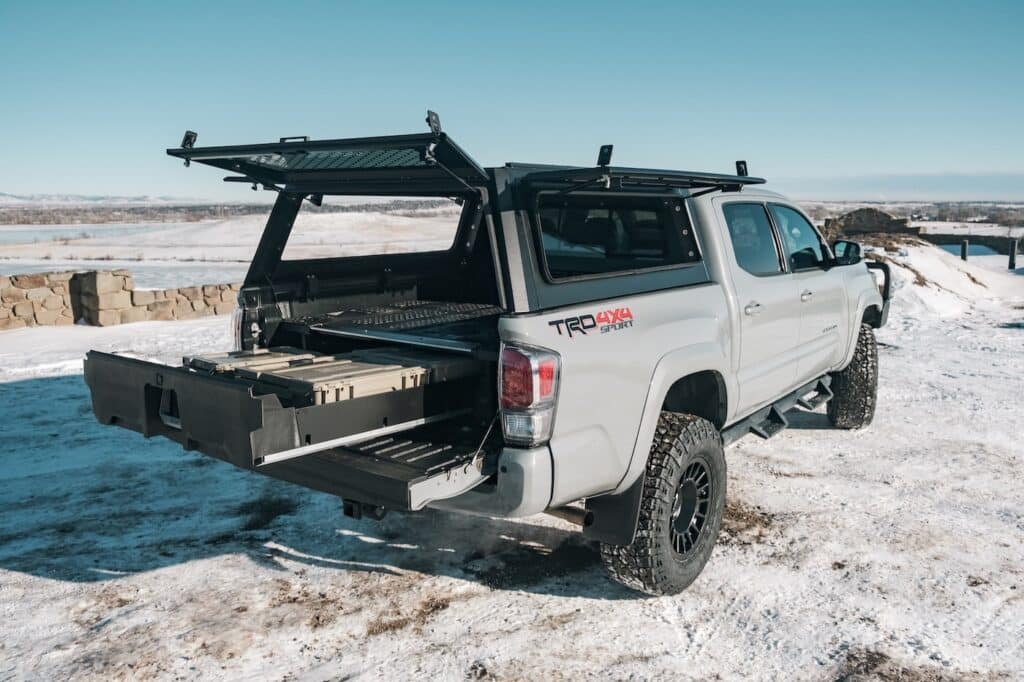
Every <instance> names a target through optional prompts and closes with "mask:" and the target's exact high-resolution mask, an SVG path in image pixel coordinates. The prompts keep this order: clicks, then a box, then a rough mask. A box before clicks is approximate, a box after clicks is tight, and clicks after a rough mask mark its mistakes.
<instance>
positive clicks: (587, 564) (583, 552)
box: [466, 539, 601, 590]
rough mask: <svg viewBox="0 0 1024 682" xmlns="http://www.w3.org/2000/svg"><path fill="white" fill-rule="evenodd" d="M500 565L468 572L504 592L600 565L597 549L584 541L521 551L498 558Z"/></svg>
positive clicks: (521, 548)
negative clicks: (551, 547) (552, 547)
mask: <svg viewBox="0 0 1024 682" xmlns="http://www.w3.org/2000/svg"><path fill="white" fill-rule="evenodd" d="M498 558H499V559H500V561H501V564H500V565H498V566H490V567H488V568H485V569H481V570H473V569H471V568H467V569H466V571H467V572H468V573H471V574H473V575H474V576H476V578H477V579H478V580H480V582H482V583H483V584H484V585H486V586H488V587H490V588H492V589H496V590H504V589H509V588H523V587H529V586H531V585H536V584H537V583H539V582H542V581H544V580H548V579H549V578H559V577H563V576H567V575H571V574H573V573H577V572H579V571H585V570H587V569H590V568H594V567H596V566H597V565H598V564H599V563H600V562H601V555H600V554H598V552H597V549H596V548H594V547H592V546H590V545H588V544H583V542H582V541H581V540H576V539H572V540H568V541H566V542H563V543H562V544H560V545H558V546H557V547H555V548H554V549H550V548H548V547H541V546H533V545H528V546H523V547H518V548H516V549H515V550H513V551H511V552H506V553H504V554H501V555H499V556H498Z"/></svg>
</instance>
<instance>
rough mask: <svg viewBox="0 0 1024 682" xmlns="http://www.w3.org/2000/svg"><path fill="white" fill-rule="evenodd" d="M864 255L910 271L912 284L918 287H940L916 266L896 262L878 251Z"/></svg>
mask: <svg viewBox="0 0 1024 682" xmlns="http://www.w3.org/2000/svg"><path fill="white" fill-rule="evenodd" d="M866 256H867V258H871V259H872V260H876V261H879V262H881V263H889V264H890V265H894V266H896V267H897V268H903V269H904V270H906V271H908V272H910V274H912V275H913V276H914V284H916V285H917V286H919V287H929V286H934V287H937V288H939V289H941V288H942V287H940V286H939V285H937V284H935V282H932V281H931V280H930V279H928V278H927V277H925V276H924V274H923V273H922V272H921V271H920V270H918V269H917V268H915V267H913V266H912V265H908V264H907V263H901V262H898V261H896V260H895V259H893V258H890V257H889V256H883V255H882V254H879V253H869V254H866Z"/></svg>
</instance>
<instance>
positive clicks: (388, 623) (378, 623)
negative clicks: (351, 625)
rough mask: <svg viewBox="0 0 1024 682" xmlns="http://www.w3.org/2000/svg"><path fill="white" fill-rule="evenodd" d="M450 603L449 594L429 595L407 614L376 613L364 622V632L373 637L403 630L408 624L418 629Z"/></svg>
mask: <svg viewBox="0 0 1024 682" xmlns="http://www.w3.org/2000/svg"><path fill="white" fill-rule="evenodd" d="M451 603H452V597H451V596H443V595H431V596H429V597H427V598H426V599H424V600H423V601H421V602H420V603H419V606H417V607H416V610H415V611H413V612H412V613H411V614H409V615H408V616H402V615H396V614H395V613H394V612H393V611H392V612H391V613H383V614H380V615H378V616H377V617H376V618H373V619H372V620H370V622H369V623H367V624H366V634H367V636H368V637H374V636H376V635H382V634H384V633H386V632H394V631H395V630H403V629H405V628H406V627H408V626H409V625H413V626H415V628H416V630H417V631H420V630H422V629H423V626H424V625H426V624H427V621H428V620H430V619H431V618H432V617H433V616H434V614H436V613H438V612H440V611H444V610H445V609H447V608H448V606H449V605H450V604H451Z"/></svg>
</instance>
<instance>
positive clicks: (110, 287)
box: [82, 271, 124, 296]
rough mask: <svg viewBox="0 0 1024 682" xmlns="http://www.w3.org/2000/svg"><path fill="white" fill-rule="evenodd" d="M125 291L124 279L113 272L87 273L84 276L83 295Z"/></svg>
mask: <svg viewBox="0 0 1024 682" xmlns="http://www.w3.org/2000/svg"><path fill="white" fill-rule="evenodd" d="M123 289H124V279H123V278H121V277H115V276H114V273H112V272H103V271H100V272H87V273H85V275H83V276H82V293H83V294H92V295H94V296H95V295H99V294H111V293H114V292H115V291H122V290H123Z"/></svg>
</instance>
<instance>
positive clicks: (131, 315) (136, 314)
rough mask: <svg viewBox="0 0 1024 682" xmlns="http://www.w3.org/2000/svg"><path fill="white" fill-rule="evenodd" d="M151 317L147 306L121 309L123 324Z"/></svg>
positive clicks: (143, 320) (142, 320)
mask: <svg viewBox="0 0 1024 682" xmlns="http://www.w3.org/2000/svg"><path fill="white" fill-rule="evenodd" d="M148 319H149V311H148V310H146V308H145V306H142V307H138V308H127V309H125V310H122V311H121V324H129V323H131V322H145V321H146V320H148Z"/></svg>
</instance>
